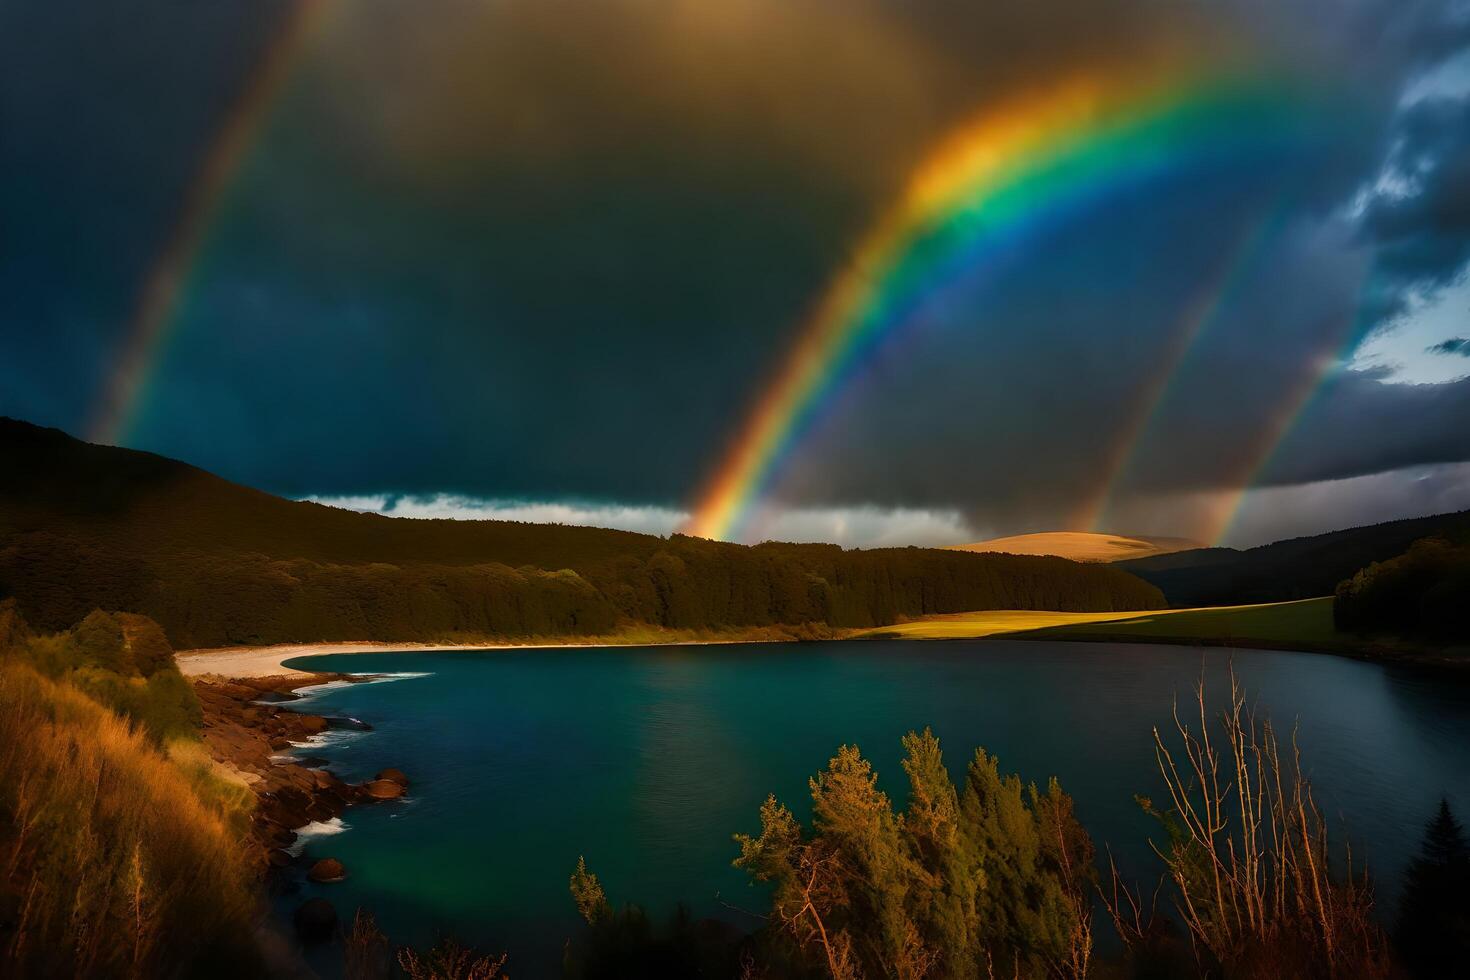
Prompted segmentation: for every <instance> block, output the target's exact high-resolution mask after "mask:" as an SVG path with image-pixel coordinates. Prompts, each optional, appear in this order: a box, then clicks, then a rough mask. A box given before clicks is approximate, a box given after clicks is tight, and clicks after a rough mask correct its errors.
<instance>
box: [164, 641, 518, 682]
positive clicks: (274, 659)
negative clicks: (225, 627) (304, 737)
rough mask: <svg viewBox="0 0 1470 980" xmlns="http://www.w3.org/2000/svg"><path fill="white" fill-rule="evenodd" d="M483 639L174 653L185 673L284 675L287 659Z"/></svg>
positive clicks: (443, 647) (478, 645) (404, 649)
mask: <svg viewBox="0 0 1470 980" xmlns="http://www.w3.org/2000/svg"><path fill="white" fill-rule="evenodd" d="M485 649H490V647H487V646H486V645H485V644H483V643H473V644H465V645H460V646H455V645H445V644H430V643H374V642H371V641H367V640H363V641H359V642H355V643H278V644H275V645H273V646H264V647H215V648H212V649H203V650H180V651H179V652H178V653H176V654H175V655H174V660H175V661H176V662H177V663H178V665H179V670H180V671H181V672H182V673H183V674H184V676H185V677H203V676H206V675H214V676H218V677H281V676H285V675H288V674H292V673H305V672H304V671H295V670H293V669H292V668H290V667H287V666H285V663H284V661H287V660H290V659H292V658H293V657H310V656H315V655H317V654H322V653H420V652H427V651H433V650H485Z"/></svg>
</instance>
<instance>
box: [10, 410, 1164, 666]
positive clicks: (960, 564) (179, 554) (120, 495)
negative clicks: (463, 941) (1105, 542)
mask: <svg viewBox="0 0 1470 980" xmlns="http://www.w3.org/2000/svg"><path fill="white" fill-rule="evenodd" d="M0 452H3V453H4V455H5V459H6V463H7V466H6V467H4V468H0V597H5V596H14V597H15V599H16V601H17V603H18V606H19V608H20V610H21V611H22V612H23V613H24V615H25V616H26V618H27V619H29V620H30V621H31V622H32V623H34V624H36V625H37V626H38V627H39V628H42V629H46V630H52V631H57V630H63V629H67V628H69V627H70V626H71V625H72V624H73V623H76V622H78V621H79V620H81V619H82V617H84V616H86V615H87V614H88V613H89V612H91V611H92V610H93V609H97V608H102V609H114V610H123V611H129V612H136V613H142V614H145V615H147V616H150V617H152V618H153V619H155V620H157V621H158V622H159V623H160V624H161V625H162V626H163V628H164V630H165V632H166V633H167V635H168V637H169V639H170V640H171V641H172V642H173V643H174V645H175V646H179V647H198V646H224V645H230V644H242V643H273V642H285V641H310V640H323V639H361V638H371V639H381V640H416V639H446V638H449V637H451V636H454V635H461V636H465V637H468V638H472V639H480V638H490V637H503V638H507V639H511V638H518V637H532V636H541V637H553V636H591V635H601V634H607V633H609V632H612V631H615V630H617V629H619V628H620V627H622V626H625V625H638V624H647V625H652V626H657V627H667V628H672V629H680V630H724V629H740V628H748V627H772V626H786V627H802V626H805V625H807V624H817V625H820V626H824V627H865V626H881V625H886V624H889V623H892V622H894V621H895V619H897V618H898V617H902V616H918V615H923V614H926V613H943V612H963V611H967V610H973V609H998V608H1007V609H1058V610H1077V611H1113V610H1119V611H1126V610H1136V609H1154V608H1158V607H1159V606H1161V605H1162V604H1163V597H1162V596H1161V595H1160V593H1159V592H1158V590H1157V589H1155V588H1154V587H1152V586H1150V585H1148V584H1147V583H1145V582H1143V581H1142V580H1140V579H1138V578H1135V577H1134V576H1132V575H1129V574H1127V573H1124V572H1121V571H1119V570H1118V569H1116V568H1111V567H1108V566H1102V565H1079V564H1077V563H1074V562H1069V561H1065V560H1063V559H1059V558H1036V557H1022V556H1013V555H973V554H967V553H963V552H950V551H935V550H924V549H915V548H903V549H882V550H875V551H843V550H842V549H840V548H837V547H833V546H828V545H789V544H764V545H759V546H756V547H754V548H749V547H744V546H741V545H734V544H725V543H722V542H716V541H705V540H702V539H698V538H689V537H684V536H680V535H674V536H672V537H669V538H660V537H656V536H653V535H648V534H633V533H630V532H627V531H612V530H606V529H602V528H587V527H567V526H562V525H545V524H522V523H517V522H512V521H447V520H436V521H422V520H395V519H391V518H386V517H382V516H379V515H374V514H358V513H353V512H350V511H345V510H338V509H335V508H331V507H323V506H320V505H318V504H312V503H303V502H298V501H289V500H282V499H280V498H279V497H273V496H271V495H270V494H266V493H261V492H259V491H257V490H251V489H248V488H246V487H241V486H237V485H235V484H232V483H229V482H227V481H225V480H222V479H220V478H219V477H216V476H212V475H211V474H208V473H205V472H203V471H201V470H197V469H195V468H193V467H191V466H187V465H185V464H183V463H179V462H176V461H174V460H169V459H164V458H162V457H158V456H153V455H150V454H148V453H139V452H134V451H131V450H126V449H115V448H112V447H106V446H92V445H88V444H86V443H82V442H78V441H77V440H75V439H72V438H70V437H68V436H67V435H65V434H64V433H61V432H58V431H56V430H54V429H41V428H37V427H35V426H31V425H27V424H25V423H22V422H16V421H14V420H8V419H0ZM818 632H820V631H818Z"/></svg>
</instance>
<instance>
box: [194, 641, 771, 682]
mask: <svg viewBox="0 0 1470 980" xmlns="http://www.w3.org/2000/svg"><path fill="white" fill-rule="evenodd" d="M787 639H789V638H788V637H784V636H769V635H763V634H762V633H761V632H760V631H754V632H752V633H751V634H749V635H737V636H729V637H721V638H717V639H683V638H680V639H673V638H670V639H659V638H654V637H649V638H638V639H630V640H625V641H622V642H608V641H607V640H591V641H589V642H586V643H577V642H565V643H384V642H379V641H375V640H351V641H346V642H342V643H277V644H273V645H270V646H260V647H210V648H205V649H198V650H179V651H177V652H176V653H175V654H174V660H175V662H176V663H178V665H179V671H180V673H182V674H183V675H184V676H185V677H206V676H211V677H234V678H246V677H284V676H287V675H289V674H294V673H300V674H307V673H309V671H297V670H293V669H292V668H290V667H287V666H285V663H284V661H287V660H290V659H292V658H293V657H311V656H316V655H317V654H323V653H432V652H434V651H436V650H554V649H560V648H562V647H641V646H672V647H685V646H711V645H717V644H723V643H768V642H773V641H782V640H787Z"/></svg>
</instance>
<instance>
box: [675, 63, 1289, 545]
mask: <svg viewBox="0 0 1470 980" xmlns="http://www.w3.org/2000/svg"><path fill="white" fill-rule="evenodd" d="M1296 103H1297V100H1296V99H1294V98H1292V97H1291V93H1289V92H1288V91H1286V90H1284V89H1283V87H1282V86H1280V85H1270V84H1266V83H1264V82H1262V81H1261V80H1259V79H1253V78H1251V77H1249V76H1248V75H1246V74H1242V73H1238V72H1235V71H1232V70H1227V69H1220V68H1215V69H1213V70H1199V69H1196V68H1194V67H1188V68H1181V67H1178V66H1170V67H1166V68H1163V69H1159V68H1157V67H1153V68H1149V69H1144V70H1139V69H1127V68H1125V69H1119V68H1110V69H1104V70H1099V71H1095V72H1091V73H1083V74H1079V75H1078V76H1075V77H1073V78H1071V79H1069V80H1066V81H1064V82H1061V83H1059V84H1057V85H1055V86H1054V87H1052V88H1050V89H1048V90H1047V91H1045V92H1042V93H1040V94H1037V95H1034V96H1031V97H1029V98H1023V99H1020V100H1018V101H1016V102H1014V103H1013V104H1011V105H1009V106H1007V107H1005V108H1002V109H1000V110H997V111H992V112H987V113H985V114H984V115H982V116H981V117H980V118H979V119H978V120H977V121H976V122H974V123H973V124H971V125H970V126H967V127H965V128H963V129H962V130H960V131H959V132H958V133H957V134H956V135H955V136H953V137H952V138H951V139H949V140H947V141H945V142H944V143H943V144H942V145H941V146H940V147H939V148H938V150H937V151H935V152H934V153H933V154H932V155H930V156H929V157H928V158H927V160H926V161H925V162H924V163H923V164H922V165H921V166H920V167H919V168H918V170H917V172H916V173H915V174H914V175H913V177H912V178H911V180H910V181H909V183H908V185H907V187H906V189H905V190H904V192H903V193H902V194H901V196H900V197H899V199H898V201H897V203H896V204H894V206H893V207H892V208H891V209H890V210H889V211H888V212H887V213H886V214H884V215H883V216H882V217H881V219H880V220H879V221H878V222H877V224H876V225H874V226H873V227H872V228H871V229H870V231H869V232H868V234H867V235H866V236H865V237H864V238H863V240H862V241H861V243H860V244H859V246H858V248H857V249H856V251H855V253H854V258H853V260H852V261H851V263H850V264H849V265H848V267H847V268H846V269H845V270H843V271H842V272H841V273H840V274H839V275H838V276H837V277H836V279H835V281H834V282H833V283H832V284H831V286H830V287H829V288H828V290H827V292H826V294H825V295H824V296H823V298H822V299H821V301H820V303H819V304H818V306H817V307H816V310H815V312H814V313H813V315H812V316H811V318H810V320H809V321H808V322H807V324H806V326H805V327H804V328H803V329H802V330H801V331H800V334H799V338H798V340H797V343H796V346H795V348H794V349H793V350H792V352H791V353H790V355H789V356H788V357H787V359H786V361H785V362H784V363H783V364H782V366H781V367H780V369H779V370H778V372H777V374H776V376H775V378H774V379H773V381H772V382H771V383H770V384H769V386H768V387H767V388H766V389H765V392H764V394H763V396H762V397H761V399H760V400H759V401H758V402H757V403H756V405H755V407H754V410H753V411H752V412H751V414H750V415H749V417H748V419H747V421H746V423H745V425H744V427H743V428H742V429H741V430H740V431H739V433H738V436H737V438H736V439H735V440H734V442H733V444H732V446H731V448H730V449H729V451H728V453H727V454H726V456H725V457H724V458H723V460H722V461H721V463H720V464H719V466H718V468H717V470H716V471H715V475H714V477H713V479H712V480H711V481H710V483H709V485H708V487H707V489H706V491H705V493H704V494H703V496H702V498H701V500H700V502H699V504H698V506H697V507H696V508H695V513H694V517H693V519H692V520H691V522H690V524H689V526H688V527H687V530H688V531H689V533H691V534H695V535H698V536H700V537H707V538H721V539H730V538H732V537H736V536H738V535H739V534H740V533H741V531H742V529H743V527H744V526H745V524H746V523H747V521H748V520H749V518H750V516H751V514H752V512H753V510H754V509H755V508H756V507H757V506H758V505H759V503H760V502H761V500H762V498H763V496H764V495H765V494H766V493H767V492H769V490H770V489H771V487H772V484H773V482H774V480H775V478H776V476H777V475H778V473H779V471H780V468H781V464H782V462H783V460H784V458H785V457H786V456H787V455H788V454H789V453H790V452H791V450H792V448H793V446H794V445H795V444H796V443H797V442H798V440H799V439H800V438H801V437H802V435H804V434H805V433H806V431H808V429H809V428H810V426H811V424H812V423H813V421H814V420H815V419H816V418H817V417H818V415H819V414H820V413H821V412H822V411H823V409H824V408H825V407H826V406H827V405H828V404H829V403H830V402H831V401H832V400H833V399H834V397H835V396H836V394H837V393H838V392H839V391H841V389H842V388H843V386H844V383H845V382H846V381H847V379H848V378H850V377H851V376H852V375H853V374H854V373H855V372H856V371H857V370H858V369H860V368H861V366H862V365H864V364H865V363H867V362H868V361H869V360H871V358H872V356H873V354H874V353H875V351H876V349H877V348H878V346H879V344H880V343H881V342H882V341H883V340H884V339H885V338H886V337H887V336H888V335H889V334H890V333H892V332H893V331H894V329H895V328H896V327H898V326H900V325H901V324H902V323H904V322H906V321H907V320H910V319H912V318H913V316H914V315H915V314H916V313H917V312H919V311H920V309H921V308H922V306H923V304H924V303H925V302H926V301H927V300H928V299H929V298H930V297H932V296H933V295H934V294H935V293H936V291H939V290H942V289H943V288H944V287H945V286H946V285H947V284H949V283H952V282H954V281H955V280H956V279H959V278H961V277H963V276H965V275H966V274H968V273H969V272H970V271H971V270H973V269H974V268H975V267H976V266H977V265H981V264H983V263H984V261H985V260H986V259H987V258H992V257H996V256H999V255H1002V254H1004V253H1005V251H1006V250H1007V249H1012V248H1015V247H1018V246H1019V245H1020V244H1021V243H1023V242H1024V241H1025V240H1026V238H1027V237H1028V236H1035V235H1038V234H1040V233H1041V232H1043V231H1044V230H1045V228H1047V227H1048V226H1053V225H1055V224H1057V223H1059V222H1061V221H1064V220H1066V218H1067V217H1068V216H1069V215H1072V214H1075V213H1076V212H1077V211H1078V210H1080V209H1082V208H1085V207H1086V206H1088V204H1089V203H1090V202H1094V201H1099V200H1105V199H1106V198H1107V197H1108V196H1109V195H1110V194H1114V193H1117V191H1118V189H1119V188H1120V187H1136V186H1139V185H1140V184H1146V183H1147V182H1148V181H1150V180H1154V179H1158V178H1160V177H1163V176H1167V175H1169V174H1174V173H1179V172H1182V171H1183V170H1184V169H1185V168H1186V167H1188V166H1190V165H1195V164H1199V163H1201V162H1202V161H1210V160H1213V159H1217V158H1220V157H1225V156H1231V155H1234V154H1237V153H1241V152H1250V151H1251V150H1252V149H1254V148H1258V147H1263V146H1266V145H1279V144H1280V142H1281V141H1282V140H1283V139H1284V138H1285V139H1290V138H1293V134H1294V132H1295V128H1296V127H1294V126H1293V123H1294V122H1297V121H1298V120H1299V119H1300V112H1299V108H1298V107H1297V104H1296Z"/></svg>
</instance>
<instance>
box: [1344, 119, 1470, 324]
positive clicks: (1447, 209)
mask: <svg viewBox="0 0 1470 980" xmlns="http://www.w3.org/2000/svg"><path fill="white" fill-rule="evenodd" d="M1382 179H1383V181H1384V182H1385V185H1386V186H1384V187H1383V188H1382V189H1381V190H1379V192H1378V193H1377V194H1376V196H1375V197H1374V199H1373V201H1372V203H1371V204H1370V205H1369V208H1368V210H1367V213H1366V214H1365V215H1364V217H1363V228H1364V231H1365V233H1366V234H1367V236H1368V237H1369V239H1370V240H1371V241H1372V243H1373V246H1374V248H1375V251H1376V255H1377V262H1378V269H1377V272H1378V275H1379V277H1380V288H1382V289H1384V290H1386V296H1385V308H1384V310H1383V316H1384V319H1386V320H1391V319H1393V318H1395V317H1397V316H1401V315H1403V313H1404V312H1406V311H1407V310H1408V309H1410V307H1411V303H1412V301H1413V300H1414V299H1416V298H1418V299H1425V298H1429V297H1432V296H1433V295H1434V294H1435V293H1437V292H1438V291H1439V290H1441V289H1443V288H1445V287H1446V286H1448V285H1450V284H1451V283H1453V282H1455V281H1456V280H1458V279H1459V278H1460V277H1461V276H1463V274H1464V270H1465V263H1466V261H1467V260H1470V98H1442V97H1441V98H1427V99H1424V100H1423V101H1421V102H1418V103H1416V104H1414V105H1412V106H1410V107H1408V108H1407V109H1405V110H1404V111H1403V113H1402V118H1401V119H1400V121H1399V124H1398V125H1397V126H1396V128H1395V130H1394V134H1393V142H1392V148H1391V151H1390V154H1389V157H1388V160H1387V164H1386V166H1385V172H1384V175H1383V178H1382Z"/></svg>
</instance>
